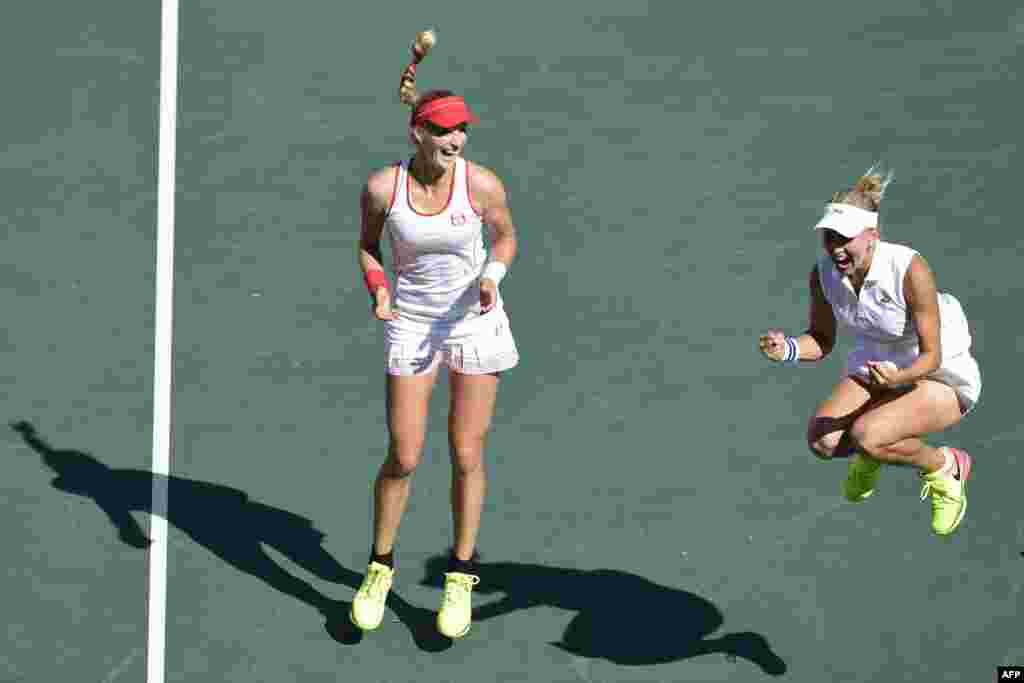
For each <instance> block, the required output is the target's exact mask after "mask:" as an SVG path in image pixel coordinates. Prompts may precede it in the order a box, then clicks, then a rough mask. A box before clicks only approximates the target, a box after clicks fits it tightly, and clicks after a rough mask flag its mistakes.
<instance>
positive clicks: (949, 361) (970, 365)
mask: <svg viewBox="0 0 1024 683" xmlns="http://www.w3.org/2000/svg"><path fill="white" fill-rule="evenodd" d="M874 355H877V354H874ZM868 360H879V361H881V360H892V361H894V362H895V363H896V365H897V366H899V367H901V368H903V367H907V366H909V365H910V362H909V361H908V360H907V359H903V358H900V359H895V358H884V357H883V358H878V357H873V355H872V354H871V353H870V352H867V353H865V351H864V350H863V349H856V350H854V351H852V352H850V355H849V356H848V358H847V362H846V373H847V374H849V375H855V376H857V377H861V378H863V379H869V374H868V371H867V368H866V367H865V365H864V363H865V361H868ZM927 379H930V380H934V381H936V382H941V383H942V384H946V385H948V386H949V387H951V388H952V389H953V391H955V392H956V397H957V399H958V400H959V401H960V412H961V413H962V414H964V415H966V414H967V413H969V412H970V411H971V409H973V408H974V406H975V404H976V403H977V402H978V398H979V397H980V396H981V369H980V368H979V367H978V362H977V361H976V360H975V359H974V356H972V355H971V354H970V353H969V352H964V353H959V354H957V355H955V356H953V357H952V358H945V359H943V361H942V365H941V367H939V369H938V370H935V371H933V372H932V373H931V374H929V375H928V377H927Z"/></svg>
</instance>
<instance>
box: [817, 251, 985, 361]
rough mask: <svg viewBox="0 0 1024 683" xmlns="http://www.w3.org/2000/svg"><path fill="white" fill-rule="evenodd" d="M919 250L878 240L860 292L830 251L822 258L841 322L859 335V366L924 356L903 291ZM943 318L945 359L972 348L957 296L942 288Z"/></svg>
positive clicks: (822, 275) (855, 355)
mask: <svg viewBox="0 0 1024 683" xmlns="http://www.w3.org/2000/svg"><path fill="white" fill-rule="evenodd" d="M916 255H917V252H916V251H915V250H913V249H911V248H909V247H905V246H903V245H899V244H893V243H891V242H883V241H881V240H879V242H878V245H877V246H876V247H875V255H874V257H873V258H872V260H871V268H870V269H869V270H868V274H867V276H866V277H865V279H864V285H863V286H862V287H861V290H860V295H859V296H858V294H857V293H856V292H854V289H853V285H852V284H851V283H850V281H849V279H848V278H846V277H845V276H843V275H841V274H840V273H839V271H837V270H836V268H835V265H834V264H833V263H832V259H831V258H829V257H828V255H822V256H821V257H819V258H818V279H819V281H820V282H821V288H822V290H823V291H824V294H825V299H827V300H828V302H829V304H831V305H832V311H833V312H834V313H835V317H836V323H837V325H838V327H839V328H840V330H845V331H846V332H848V333H850V334H852V335H853V336H854V337H855V339H856V343H857V348H856V349H855V350H854V351H853V352H851V354H850V361H849V363H850V364H851V365H855V366H856V368H852V369H855V370H858V371H859V370H860V367H861V366H862V365H863V361H865V360H888V361H891V362H893V363H895V364H896V365H897V366H899V367H900V368H905V367H907V366H909V365H910V364H911V363H913V362H914V360H915V359H916V358H917V356H918V355H919V346H918V337H917V327H916V326H915V323H914V319H913V312H912V311H911V309H910V306H909V305H908V304H907V300H906V298H905V296H904V292H903V282H904V276H905V275H906V273H907V269H908V268H910V262H911V260H912V259H913V258H914V256H916ZM939 317H940V320H941V330H940V337H941V341H942V358H943V360H944V361H945V360H947V359H949V358H953V357H954V356H958V355H960V354H962V353H965V352H967V351H968V350H969V349H970V347H971V333H970V329H969V327H968V324H967V318H966V317H965V316H964V312H963V309H962V308H961V307H960V302H959V301H957V300H956V297H954V296H953V295H951V294H944V293H941V292H940V293H939Z"/></svg>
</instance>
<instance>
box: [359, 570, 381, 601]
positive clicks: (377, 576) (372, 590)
mask: <svg viewBox="0 0 1024 683" xmlns="http://www.w3.org/2000/svg"><path fill="white" fill-rule="evenodd" d="M385 583H387V577H386V575H385V573H384V570H383V569H377V568H373V569H370V570H369V572H368V573H367V576H366V586H365V587H364V589H363V590H362V591H360V592H361V593H363V594H365V595H367V596H369V597H372V598H379V597H380V596H381V595H383V594H384V592H385V590H386V588H385V585H384V584H385Z"/></svg>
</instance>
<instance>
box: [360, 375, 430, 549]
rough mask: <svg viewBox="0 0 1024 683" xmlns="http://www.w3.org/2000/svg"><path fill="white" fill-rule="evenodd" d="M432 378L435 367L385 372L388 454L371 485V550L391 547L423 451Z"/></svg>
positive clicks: (392, 546) (393, 543)
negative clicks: (406, 373) (418, 372)
mask: <svg viewBox="0 0 1024 683" xmlns="http://www.w3.org/2000/svg"><path fill="white" fill-rule="evenodd" d="M436 379H437V367H434V368H433V369H431V370H430V372H428V373H425V374H423V375H415V376H412V377H396V376H393V375H388V383H387V417H388V431H389V433H390V439H389V443H388V457H387V459H386V460H385V461H384V463H383V464H382V465H381V467H380V470H379V471H378V473H377V480H376V482H375V484H374V521H373V551H374V552H375V553H378V554H381V555H386V554H387V553H389V552H391V550H392V548H394V545H395V538H396V536H397V535H398V527H399V525H400V524H401V521H402V514H403V513H404V512H405V507H406V504H407V503H408V501H409V490H410V488H411V485H412V473H413V472H414V471H415V470H416V466H417V465H418V464H419V461H420V456H421V455H422V453H423V443H424V440H425V439H426V432H427V411H428V407H429V403H430V395H431V393H432V392H433V389H434V382H435V380H436Z"/></svg>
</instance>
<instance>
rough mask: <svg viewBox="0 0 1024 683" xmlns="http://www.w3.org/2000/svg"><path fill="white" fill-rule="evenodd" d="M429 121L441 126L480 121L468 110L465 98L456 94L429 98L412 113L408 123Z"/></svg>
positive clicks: (450, 126) (416, 123)
mask: <svg viewBox="0 0 1024 683" xmlns="http://www.w3.org/2000/svg"><path fill="white" fill-rule="evenodd" d="M424 121H430V122H431V123H432V124H434V125H435V126H439V127H441V128H454V127H455V126H458V125H460V124H463V123H473V124H476V123H480V119H478V118H477V117H476V114H474V113H473V112H471V111H470V110H469V107H468V106H466V102H465V100H463V99H462V98H461V97H459V96H457V95H451V96H449V97H439V98H437V99H436V100H430V101H429V102H427V103H426V104H424V105H423V106H421V107H417V108H416V110H415V111H413V113H412V119H411V120H410V121H409V125H412V126H418V125H420V124H421V123H423V122H424Z"/></svg>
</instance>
